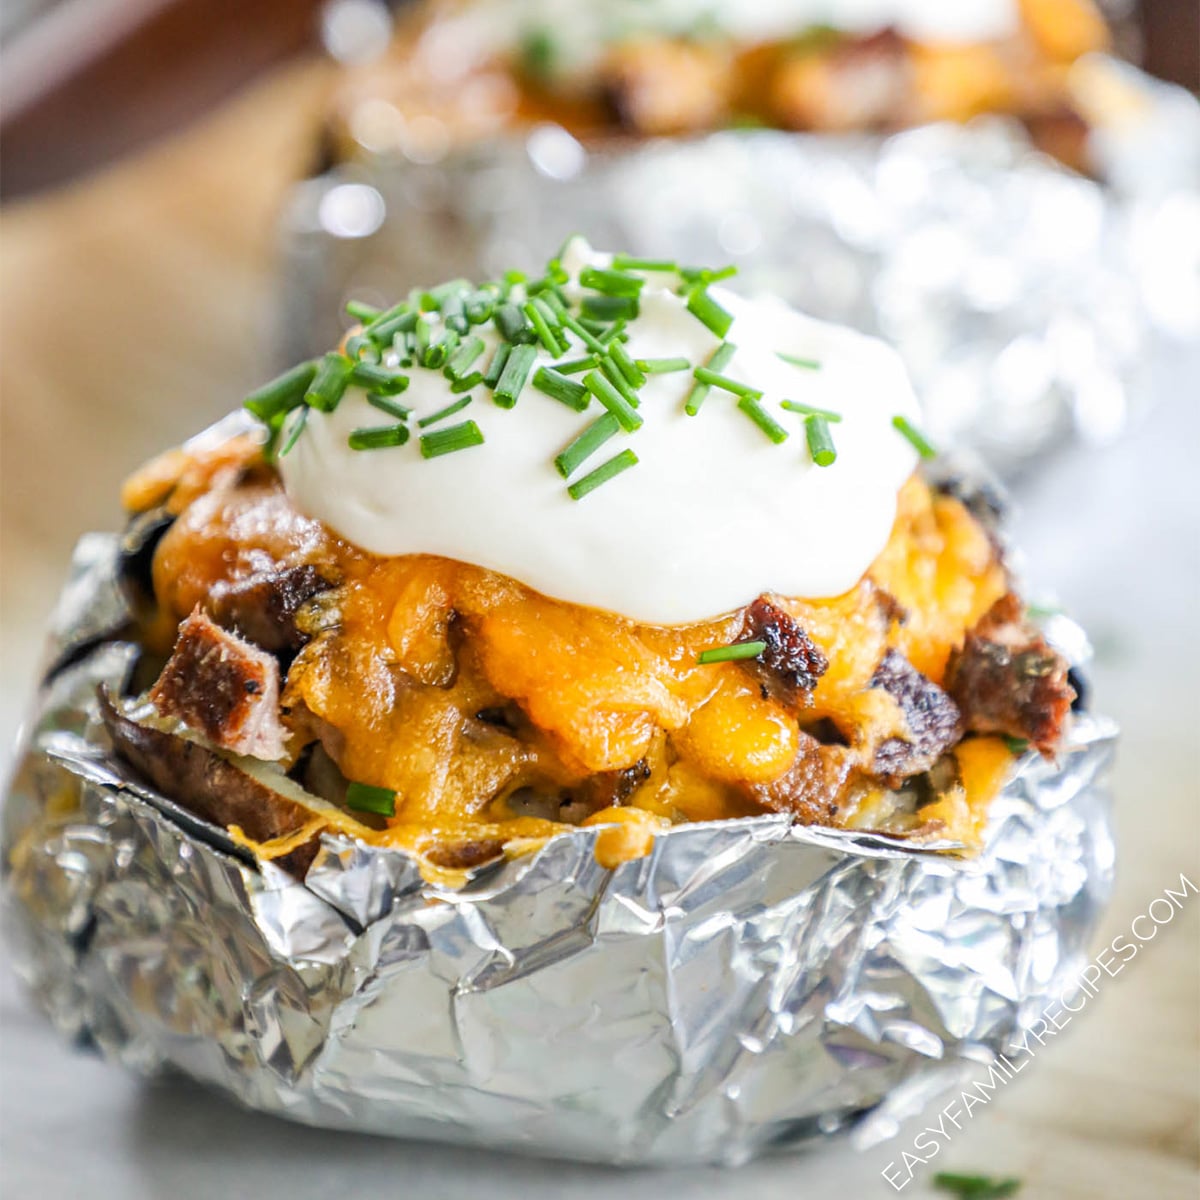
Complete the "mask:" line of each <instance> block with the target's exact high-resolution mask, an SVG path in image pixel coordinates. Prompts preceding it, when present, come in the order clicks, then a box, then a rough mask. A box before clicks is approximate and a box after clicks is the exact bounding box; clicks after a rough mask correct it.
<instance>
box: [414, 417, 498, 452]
mask: <svg viewBox="0 0 1200 1200" xmlns="http://www.w3.org/2000/svg"><path fill="white" fill-rule="evenodd" d="M482 445H483V434H482V432H480V429H479V426H478V425H476V424H475V422H474V421H463V423H462V424H461V425H451V426H450V428H449V429H435V430H434V431H433V432H432V433H423V434H421V457H422V458H440V457H441V455H443V454H453V453H454V452H455V451H456V450H465V449H467V447H468V446H482Z"/></svg>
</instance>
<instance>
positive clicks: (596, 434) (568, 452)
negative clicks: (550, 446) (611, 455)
mask: <svg viewBox="0 0 1200 1200" xmlns="http://www.w3.org/2000/svg"><path fill="white" fill-rule="evenodd" d="M620 432H621V422H620V421H618V420H617V418H616V417H614V416H613V415H612V413H605V414H604V416H602V417H597V418H596V420H594V421H593V422H592V423H591V424H590V425H589V426H588V427H587V428H586V429H585V430H584V431H583V432H582V433H581V434H580V435H579V436H578V437H577V438H576V439H575V440H574V441H573V442H572V443H571V444H570V445H569V446H568V447H567V448H566V449H565V450H564V451H563V452H562V453H561V454H560V455H558V456H557V457H556V458H555V460H554V465H555V466H556V467H557V468H558V473H559V474H560V475H561V476H562V477H563V478H564V479H569V478H570V477H571V476H572V475H573V474H574V473H575V471H576V470H577V469H578V468H579V467H580V466H582V465H583V463H584V461H585V460H586V459H588V458H590V457H591V456H592V455H593V454H595V452H596V451H597V450H599V449H600V447H601V446H603V445H604V443H605V442H607V441H608V440H609V438H612V437H615V436H616V435H617V434H618V433H620Z"/></svg>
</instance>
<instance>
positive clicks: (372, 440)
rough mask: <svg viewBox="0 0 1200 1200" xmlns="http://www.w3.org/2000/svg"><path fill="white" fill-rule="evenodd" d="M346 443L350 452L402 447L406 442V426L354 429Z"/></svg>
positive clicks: (378, 426)
mask: <svg viewBox="0 0 1200 1200" xmlns="http://www.w3.org/2000/svg"><path fill="white" fill-rule="evenodd" d="M346 441H347V443H348V444H349V446H350V449H351V450H386V449H387V448H388V447H389V446H403V445H404V443H405V442H407V441H408V426H407V425H377V426H374V427H372V428H370V429H356V430H355V431H354V432H353V433H352V434H351V435H350V436H349V437H348V438H347V439H346Z"/></svg>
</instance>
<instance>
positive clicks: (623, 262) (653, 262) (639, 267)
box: [613, 254, 679, 271]
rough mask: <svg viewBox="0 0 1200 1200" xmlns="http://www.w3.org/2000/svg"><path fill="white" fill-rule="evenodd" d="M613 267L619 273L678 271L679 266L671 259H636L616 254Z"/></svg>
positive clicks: (628, 255)
mask: <svg viewBox="0 0 1200 1200" xmlns="http://www.w3.org/2000/svg"><path fill="white" fill-rule="evenodd" d="M613 266H614V267H616V269H617V270H618V271H678V270H679V264H678V263H677V262H674V261H672V260H671V259H669V258H634V257H633V255H631V254H614V255H613Z"/></svg>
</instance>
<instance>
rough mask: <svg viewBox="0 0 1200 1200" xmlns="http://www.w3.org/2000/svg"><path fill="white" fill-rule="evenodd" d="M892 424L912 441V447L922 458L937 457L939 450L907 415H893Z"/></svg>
mask: <svg viewBox="0 0 1200 1200" xmlns="http://www.w3.org/2000/svg"><path fill="white" fill-rule="evenodd" d="M892 426H893V428H895V429H898V430H899V431H900V432H901V433H902V434H903V435H904V436H905V437H906V438H907V439H908V440H909V442H911V443H912V447H913V449H914V450H916V452H917V453H918V454H919V455H920V456H921V457H922V458H937V451H936V450H935V449H934V448H933V446H932V445H931V444H930V442H929V439H928V438H926V436H925V435H924V434H923V433H922V432H921V431H920V430H919V429H918V428H917V427H916V426H915V425H914V424H913V423H912V422H911V421H910V420H908V418H907V417H893V418H892Z"/></svg>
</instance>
